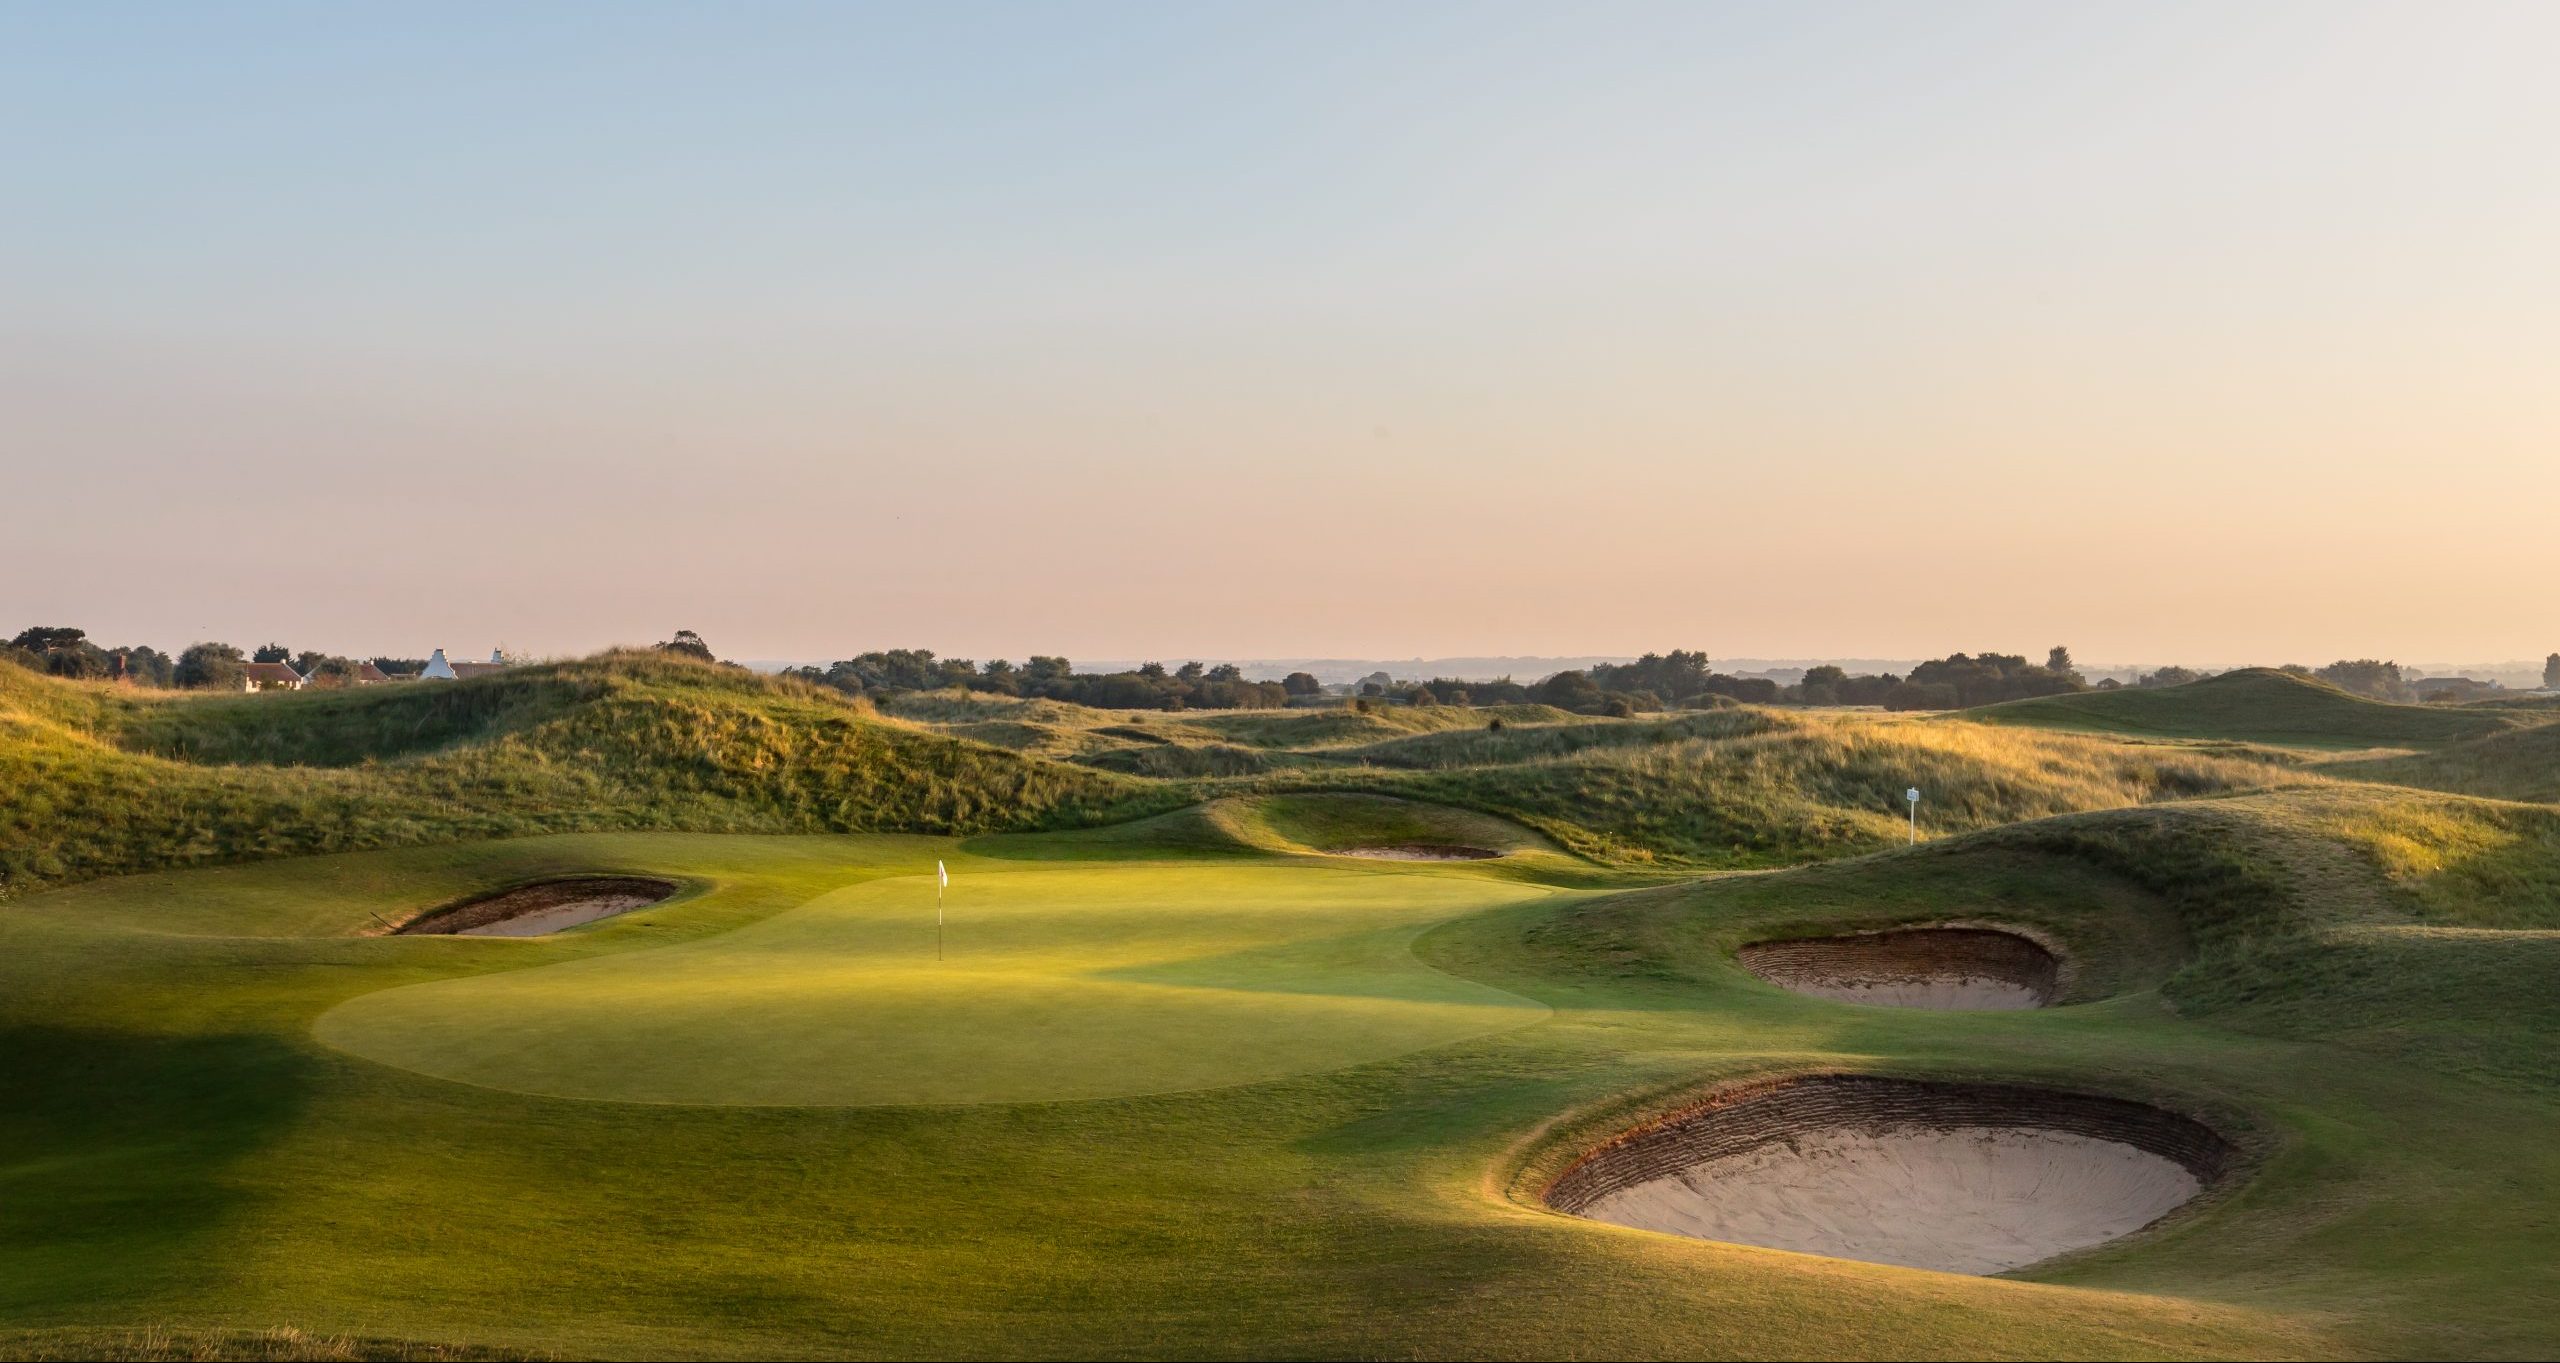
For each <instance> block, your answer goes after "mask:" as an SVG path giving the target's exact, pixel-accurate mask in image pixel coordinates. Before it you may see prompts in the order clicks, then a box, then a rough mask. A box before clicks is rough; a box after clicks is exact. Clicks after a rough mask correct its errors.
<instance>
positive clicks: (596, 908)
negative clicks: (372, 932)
mask: <svg viewBox="0 0 2560 1363" xmlns="http://www.w3.org/2000/svg"><path fill="white" fill-rule="evenodd" d="M675 892H676V887H675V886H674V885H672V884H670V883H668V882H666V881H663V880H650V879H647V878H645V877H640V876H588V877H583V878H579V879H574V880H548V881H539V882H536V883H534V884H531V885H519V886H517V887H515V888H514V889H511V890H501V891H499V892H498V893H496V894H492V895H484V896H482V897H480V898H478V899H471V900H466V901H464V902H462V903H460V904H455V905H452V906H450V907H448V908H443V909H438V910H436V911H434V912H432V913H429V914H426V915H424V916H422V917H420V918H418V919H416V920H415V921H413V922H410V923H408V924H406V925H404V926H402V927H401V928H400V932H401V933H403V934H404V935H431V936H454V937H540V936H543V935H545V934H548V933H554V932H560V931H563V930H565V929H568V928H574V927H576V926H578V925H579V924H581V923H592V922H595V921H596V920H597V919H600V918H611V917H612V916H614V915H615V914H618V913H629V912H630V911H631V910H633V909H642V908H647V907H648V906H649V905H651V904H655V903H657V902H659V901H660V900H663V899H666V898H667V897H668V896H670V895H673V894H674V893H675Z"/></svg>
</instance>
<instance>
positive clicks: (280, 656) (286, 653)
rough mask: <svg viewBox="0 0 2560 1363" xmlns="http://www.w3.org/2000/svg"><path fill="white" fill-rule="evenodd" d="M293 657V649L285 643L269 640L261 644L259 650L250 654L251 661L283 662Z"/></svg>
mask: <svg viewBox="0 0 2560 1363" xmlns="http://www.w3.org/2000/svg"><path fill="white" fill-rule="evenodd" d="M292 657H293V650H292V649H289V648H286V647H285V646H284V645H282V644H279V643H273V642H269V643H267V644H264V645H261V646H260V647H259V649H258V651H257V652H255V653H253V654H250V655H249V661H251V662H253V663H281V662H287V661H290V660H291V659H292Z"/></svg>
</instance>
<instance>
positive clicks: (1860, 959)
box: [1737, 926, 2064, 1009]
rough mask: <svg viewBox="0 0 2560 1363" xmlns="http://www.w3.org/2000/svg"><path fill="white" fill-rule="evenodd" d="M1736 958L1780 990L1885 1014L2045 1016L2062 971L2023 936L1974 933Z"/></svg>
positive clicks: (1908, 932) (1853, 939) (1870, 939)
mask: <svg viewBox="0 0 2560 1363" xmlns="http://www.w3.org/2000/svg"><path fill="white" fill-rule="evenodd" d="M1737 954H1738V955H1739V956H1740V958H1741V961H1742V965H1743V968H1744V969H1746V970H1749V971H1750V972H1751V973H1752V974H1754V975H1757V976H1759V977H1760V978H1762V979H1764V980H1767V981H1768V982H1769V983H1771V984H1774V985H1776V986H1778V987H1779V988H1781V989H1790V990H1793V991H1795V992H1796V993H1799V994H1811V995H1813V996H1814V997H1816V998H1824V999H1837V1000H1839V1001H1840V1002H1842V1003H1867V1004H1876V1005H1880V1006H1882V1007H1887V1008H1945V1009H1955V1008H2041V1007H2043V1006H2045V1005H2046V1004H2049V1003H2051V1002H2053V999H2054V996H2055V995H2056V994H2058V993H2060V992H2061V985H2062V975H2063V969H2064V966H2063V961H2062V958H2061V957H2060V956H2057V955H2055V954H2054V952H2053V951H2052V949H2050V948H2048V947H2046V946H2045V945H2044V944H2043V943H2041V942H2038V941H2036V940H2035V939H2033V938H2031V937H2028V936H2026V935H2025V934H2023V933H2018V932H2011V931H2006V930H2003V929H1999V928H1988V927H1970V926H1942V927H1924V928H1893V929H1889V930H1886V931H1883V932H1861V933H1855V934H1851V935H1848V936H1842V937H1803V938H1796V939H1793V940H1789V941H1777V942H1753V943H1751V944H1750V945H1748V946H1746V947H1744V948H1743V949H1742V950H1741V951H1740V952H1739V953H1737Z"/></svg>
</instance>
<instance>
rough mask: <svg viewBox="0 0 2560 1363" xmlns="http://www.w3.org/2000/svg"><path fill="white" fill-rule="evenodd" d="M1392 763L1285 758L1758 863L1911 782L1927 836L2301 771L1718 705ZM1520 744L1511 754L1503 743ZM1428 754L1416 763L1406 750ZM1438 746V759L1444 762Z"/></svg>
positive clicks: (1896, 837) (1654, 849)
mask: <svg viewBox="0 0 2560 1363" xmlns="http://www.w3.org/2000/svg"><path fill="white" fill-rule="evenodd" d="M1388 756H1389V758H1390V759H1391V760H1394V761H1396V762H1397V763H1398V764H1399V765H1398V766H1397V767H1394V768H1388V767H1379V768H1374V769H1369V770H1364V771H1362V772H1359V773H1356V774H1355V773H1350V772H1345V771H1333V772H1325V773H1308V772H1296V773H1284V774H1281V775H1280V776H1277V777H1274V778H1270V779H1269V780H1268V781H1266V783H1265V784H1267V785H1272V786H1276V787H1283V788H1285V787H1288V786H1296V785H1321V784H1332V785H1337V786H1339V785H1348V784H1354V783H1356V784H1357V785H1359V786H1360V788H1364V789H1374V790H1378V791H1381V792H1386V793H1395V794H1402V795H1407V796H1410V797H1412V798H1415V799H1419V800H1425V801H1431V802H1435V803H1443V804H1452V805H1460V806H1465V807H1468V808H1472V809H1479V810H1483V811H1486V812H1488V813H1493V814H1499V815H1501V816H1503V817H1506V818H1510V819H1514V820H1517V821H1519V822H1521V823H1523V824H1526V825H1528V826H1530V827H1532V828H1535V829H1537V830H1538V831H1539V832H1541V833H1544V834H1546V835H1547V836H1548V837H1550V838H1553V839H1554V840H1555V841H1556V842H1557V843H1559V844H1560V845H1562V846H1563V847H1565V848H1567V849H1568V850H1570V851H1573V852H1575V853H1577V854H1580V855H1583V856H1586V857H1591V858H1595V859H1598V860H1602V861H1607V862H1613V863H1619V864H1629V865H1702V866H1722V867H1751V866H1772V865H1784V864H1788V863H1792V862H1798V861H1805V860H1810V859H1816V858H1821V857H1830V856H1840V855H1846V854H1850V853H1855V852H1862V851H1870V850H1873V849H1876V848H1881V847H1886V846H1890V845H1892V844H1893V843H1896V842H1899V841H1902V840H1903V839H1904V837H1905V836H1906V833H1905V819H1906V817H1907V807H1906V805H1905V803H1904V799H1903V793H1904V791H1905V790H1907V789H1909V788H1911V787H1913V786H1917V787H1918V788H1919V789H1920V791H1921V794H1922V799H1921V805H1920V828H1921V831H1922V833H1923V834H1924V835H1929V836H1936V835H1943V834H1946V833H1953V832H1963V831H1967V830H1972V829H1979V828H1987V827H1991V826H1995V825H1998V824H2003V823H2009V822H2014V821H2016V820H2020V819H2032V818H2041V817H2044V816H2047V815H2052V814H2062V813H2069V812H2073V811H2077V810H2088V809H2107V808H2114V807H2118V806H2123V805H2132V804H2141V803H2146V802H2151V801H2157V800H2172V799H2187V798H2193V797H2198V796H2208V795H2218V794H2224V793H2228V792H2231V791H2235V790H2247V789H2256V788H2260V787H2265V786H2270V785H2283V784H2290V783H2296V782H2300V781H2304V780H2308V779H2313V778H2310V777H2308V776H2306V775H2305V774H2304V773H2303V772H2302V771H2301V770H2300V768H2299V767H2298V766H2297V765H2295V764H2294V763H2293V762H2292V761H2291V760H2290V759H2287V758H2285V757H2283V756H2281V755H2277V754H2268V753H2253V752H2248V751H2232V752H2214V751H2203V750H2196V749H2184V748H2171V747H2160V746H2150V745H2131V744H2123V743H2117V742H2112V741H2109V740H2106V739H2103V738H2096V737H2086V736H2079V735H2068V734H2050V733H2037V732H2032V731H2024V730H2016V729H2005V728H1996V727H1992V726H1986V725H1975V724H1960V723H1946V722H1928V721H1920V720H1912V719H1902V718H1880V717H1876V716H1868V715H1839V714H1788V713H1784V712H1779V711H1760V710H1723V711H1716V712H1712V713H1709V714H1704V715H1699V716H1695V717H1690V718H1681V719H1672V720H1661V721H1636V722H1623V721H1622V722H1621V724H1620V727H1616V728H1612V729H1608V730H1603V731H1599V732H1596V733H1592V734H1587V735H1586V734H1581V733H1575V732H1572V731H1569V730H1555V731H1549V730H1529V731H1525V732H1523V733H1522V734H1520V735H1518V736H1517V737H1516V738H1515V736H1514V735H1513V734H1511V733H1509V732H1505V733H1502V734H1478V735H1469V736H1468V741H1466V742H1456V741H1449V742H1446V743H1445V744H1444V743H1442V742H1440V741H1438V740H1431V741H1415V742H1412V743H1408V744H1395V745H1389V751H1388ZM1505 758H1516V759H1517V760H1509V761H1506V760H1503V759H1505ZM1407 762H1411V763H1416V764H1430V765H1425V766H1423V767H1422V769H1419V770H1415V769H1410V768H1406V767H1404V766H1403V765H1401V764H1403V763H1407ZM1440 763H1447V765H1439V764H1440Z"/></svg>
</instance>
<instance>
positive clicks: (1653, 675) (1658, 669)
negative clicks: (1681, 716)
mask: <svg viewBox="0 0 2560 1363" xmlns="http://www.w3.org/2000/svg"><path fill="white" fill-rule="evenodd" d="M1713 676H1714V674H1713V673H1712V672H1711V671H1710V670H1709V669H1708V666H1707V655H1706V654H1705V653H1703V652H1700V651H1698V650H1695V649H1685V648H1675V649H1673V650H1671V651H1670V652H1669V653H1648V654H1646V655H1644V656H1643V657H1641V658H1638V659H1636V660H1635V661H1634V662H1631V663H1602V664H1600V665H1598V666H1596V667H1594V668H1592V669H1591V683H1592V685H1594V686H1597V687H1599V688H1600V689H1601V690H1603V691H1625V692H1637V691H1650V692H1652V693H1653V694H1654V695H1655V696H1656V697H1658V698H1666V699H1670V700H1682V699H1685V698H1687V697H1690V696H1694V695H1698V694H1700V693H1702V692H1706V691H1709V690H1712V689H1713V687H1712V685H1711V681H1712V678H1713Z"/></svg>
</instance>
